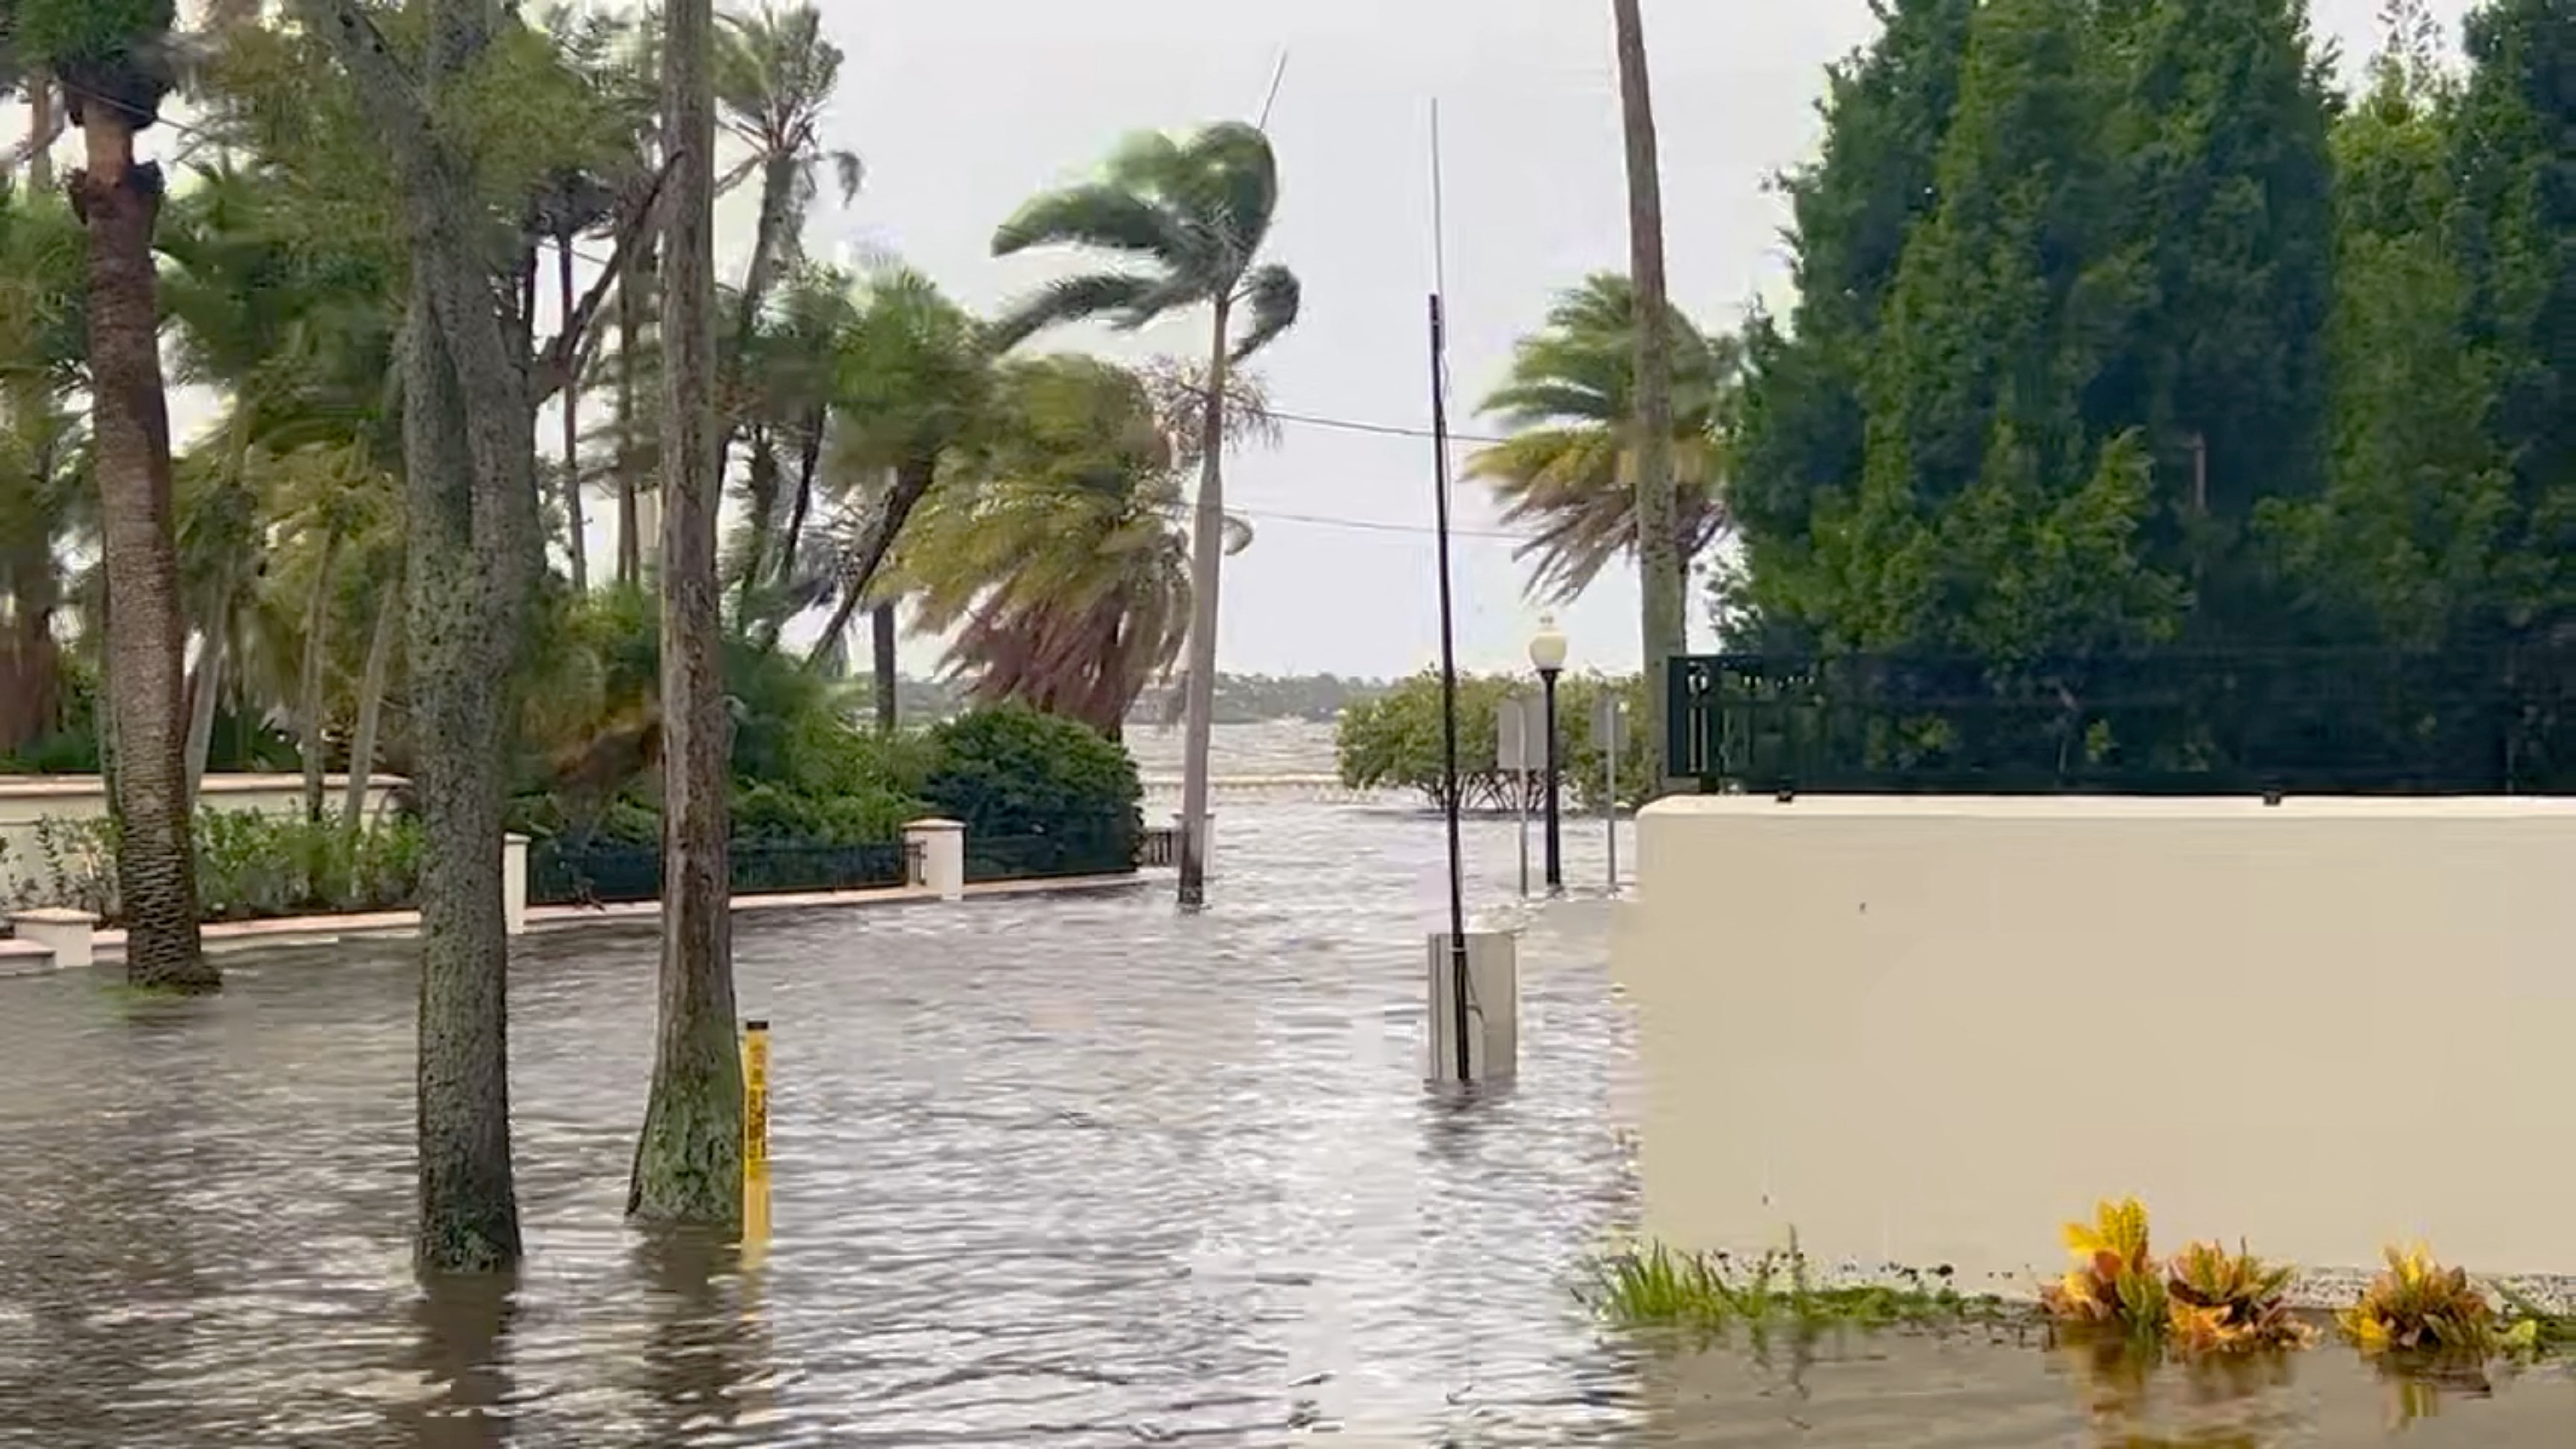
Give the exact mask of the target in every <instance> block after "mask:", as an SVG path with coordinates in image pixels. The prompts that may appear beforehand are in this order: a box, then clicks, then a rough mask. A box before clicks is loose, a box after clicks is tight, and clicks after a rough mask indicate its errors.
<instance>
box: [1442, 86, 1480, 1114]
mask: <svg viewBox="0 0 2576 1449" xmlns="http://www.w3.org/2000/svg"><path fill="white" fill-rule="evenodd" d="M1441 205H1442V198H1441V195H1440V103H1439V102H1438V101H1436V100H1435V101H1433V102H1432V103H1431V273H1432V279H1433V280H1432V285H1433V291H1432V293H1431V478H1432V488H1433V493H1432V509H1433V516H1434V518H1435V520H1436V528H1437V532H1438V533H1439V536H1440V784H1441V790H1440V798H1441V814H1442V816H1443V817H1444V821H1445V823H1446V825H1447V827H1448V832H1449V970H1450V982H1449V1002H1450V1010H1451V1012H1452V1013H1453V1015H1454V1018H1455V1019H1454V1021H1453V1023H1452V1025H1453V1028H1454V1030H1455V1033H1456V1043H1455V1044H1456V1047H1457V1050H1458V1080H1459V1082H1460V1083H1461V1084H1464V1083H1465V1082H1467V1081H1468V1080H1469V1079H1470V1078H1471V1077H1472V1076H1473V1075H1474V1072H1475V1058H1474V1056H1473V1055H1472V1054H1471V1053H1470V1051H1469V1049H1468V1045H1467V1033H1468V1031H1469V1029H1470V1025H1471V1022H1472V1014H1471V1013H1470V1012H1469V1011H1468V1008H1467V982H1468V975H1467V880H1466V872H1465V869H1464V867H1463V866H1462V865H1461V864H1460V860H1459V849H1458V797H1459V795H1460V794H1461V793H1462V792H1461V791H1460V790H1459V788H1458V623H1457V607H1456V604H1455V602H1454V601H1453V599H1452V597H1451V592H1450V585H1449V334H1448V327H1447V319H1446V318H1445V316H1444V315H1443V312H1442V305H1441V299H1442V297H1443V295H1444V294H1445V293H1446V292H1447V290H1448V280H1449V278H1448V262H1447V258H1446V257H1445V256H1443V252H1444V251H1445V250H1446V248H1445V247H1444V246H1443V244H1442V222H1443V218H1442V216H1441Z"/></svg>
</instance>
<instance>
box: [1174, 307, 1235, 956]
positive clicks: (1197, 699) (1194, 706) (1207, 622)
mask: <svg viewBox="0 0 2576 1449" xmlns="http://www.w3.org/2000/svg"><path fill="white" fill-rule="evenodd" d="M1214 310H1215V313H1216V316H1215V319H1214V327H1215V332H1214V340H1213V342H1212V343H1211V344H1210V346H1209V349H1208V374H1207V402H1206V405H1205V406H1203V407H1201V408H1200V409H1199V453H1200V457H1199V502H1198V513H1197V516H1196V517H1195V518H1194V519H1193V520H1192V521H1191V525H1190V634H1189V645H1190V657H1189V666H1188V668H1189V678H1188V679H1186V680H1185V681H1183V688H1184V689H1185V690H1186V691H1187V693H1186V694H1185V696H1184V698H1183V701H1182V717H1181V839H1180V854H1181V860H1180V865H1181V892H1180V897H1181V904H1182V905H1184V906H1203V905H1206V904H1207V846H1208V840H1207V821H1208V743H1209V739H1210V736H1211V731H1212V729H1213V727H1214V724H1215V719H1216V621H1217V607H1216V600H1217V573H1218V571H1219V570H1220V569H1222V568H1223V567H1224V566H1225V381H1226V365H1227V363H1228V361H1229V360H1230V359H1229V358H1228V356H1227V343H1228V336H1227V334H1228V332H1229V331H1230V330H1231V329H1230V328H1229V327H1228V326H1227V323H1228V321H1229V316H1230V312H1229V309H1228V307H1227V305H1226V303H1225V301H1224V299H1223V298H1219V299H1218V301H1217V304H1216V307H1215V309H1214Z"/></svg>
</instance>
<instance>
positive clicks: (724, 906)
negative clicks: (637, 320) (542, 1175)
mask: <svg viewBox="0 0 2576 1449" xmlns="http://www.w3.org/2000/svg"><path fill="white" fill-rule="evenodd" d="M663 23H664V25H665V26H666V27H667V28H666V30H665V32H664V33H665V36H666V41H665V44H664V47H663V58H662V85H663V91H662V96H663V102H662V104H663V117H664V124H663V134H664V136H665V137H667V138H668V141H669V144H670V145H671V146H672V147H673V149H674V150H675V152H676V153H677V156H678V161H677V164H676V165H675V166H674V167H673V168H672V175H671V181H670V186H671V195H670V197H669V201H670V210H669V212H668V213H667V220H666V222H665V228H666V229H665V231H664V233H663V237H664V241H665V245H666V246H667V247H668V255H667V256H666V257H665V258H664V259H663V264H664V268H665V270H664V274H663V279H662V286H663V290H662V399H663V403H662V492H663V496H662V501H663V517H664V522H663V527H662V559H661V569H660V572H661V580H662V702H663V712H662V972H661V1002H660V1007H661V1010H660V1017H661V1022H660V1031H659V1033H658V1036H657V1039H656V1042H655V1049H654V1054H653V1086H652V1096H651V1099H650V1101H649V1102H648V1103H647V1105H646V1107H645V1112H644V1130H643V1132H642V1133H641V1135H640V1136H639V1137H638V1138H637V1140H636V1144H635V1170H634V1177H633V1181H632V1183H631V1185H630V1186H629V1188H628V1190H627V1197H626V1211H627V1215H628V1216H629V1217H632V1218H638V1219H642V1220H644V1221H648V1222H657V1223H681V1224H690V1225H695V1226H704V1227H711V1228H716V1229H718V1230H721V1231H726V1232H735V1231H739V1230H740V1228H741V1225H742V1204H743V1196H742V1194H743V1177H742V1170H743V1163H742V1108H743V1103H742V1058H741V1054H740V1049H739V1048H738V1046H737V1045H736V1039H735V1022H734V991H733V923H732V914H731V900H730V889H729V879H728V860H727V840H726V835H727V821H726V794H727V790H728V785H729V780H728V775H729V769H728V755H729V753H730V736H731V733H732V729H731V724H732V722H731V719H730V717H729V716H728V714H727V713H726V709H725V696H724V676H723V660H722V651H721V647H720V643H721V641H720V638H719V630H720V628H721V625H722V619H721V613H722V605H721V598H722V595H721V586H720V584H719V582H718V580H717V577H716V509H717V506H718V504H719V502H720V501H721V496H722V487H723V480H722V471H723V468H722V460H723V457H724V452H723V441H722V434H721V433H720V432H719V430H718V424H717V421H716V408H715V389H716V356H715V340H716V339H715V292H716V288H715V245H714V242H715V215H714V213H715V165H714V161H715V93H714V84H713V60H714V57H713V44H714V24H715V22H714V13H713V5H712V3H711V0H667V3H666V5H665V7H664V21H663Z"/></svg>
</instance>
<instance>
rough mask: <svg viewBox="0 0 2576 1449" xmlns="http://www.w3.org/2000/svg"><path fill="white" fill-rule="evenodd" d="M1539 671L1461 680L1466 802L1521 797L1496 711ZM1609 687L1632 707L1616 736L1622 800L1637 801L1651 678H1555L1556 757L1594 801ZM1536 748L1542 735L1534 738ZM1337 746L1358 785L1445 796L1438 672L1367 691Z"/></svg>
mask: <svg viewBox="0 0 2576 1449" xmlns="http://www.w3.org/2000/svg"><path fill="white" fill-rule="evenodd" d="M1537 687H1538V685H1537V682H1536V681H1535V680H1531V679H1528V678H1513V677H1510V676H1504V675H1469V676H1463V677H1461V678H1460V679H1459V681H1458V778H1459V784H1460V787H1461V793H1462V795H1463V796H1464V798H1463V799H1462V800H1461V801H1460V804H1461V806H1462V807H1464V808H1466V809H1471V810H1473V809H1488V810H1508V809H1511V808H1513V806H1514V805H1515V803H1516V802H1515V801H1514V799H1513V796H1512V782H1511V780H1510V778H1509V777H1508V776H1507V775H1506V774H1504V772H1502V771H1501V770H1499V769H1497V768H1496V761H1495V759H1494V716H1495V714H1496V713H1497V712H1498V711H1499V710H1500V708H1501V706H1502V702H1503V700H1504V698H1505V697H1506V696H1507V695H1509V694H1510V693H1512V692H1513V691H1515V690H1535V689H1536V688H1537ZM1604 690H1610V691H1615V692H1616V693H1617V694H1618V696H1619V698H1620V699H1621V700H1622V701H1624V702H1625V704H1626V706H1627V717H1626V723H1625V725H1624V729H1625V733H1624V734H1623V735H1622V736H1621V738H1620V742H1619V803H1620V804H1622V805H1631V804H1634V803H1636V801H1637V800H1638V799H1639V798H1640V797H1641V796H1642V794H1643V792H1644V789H1645V787H1646V785H1647V784H1648V771H1649V769H1650V768H1651V761H1650V759H1649V752H1648V747H1647V743H1646V731H1645V728H1644V724H1645V709H1646V692H1645V683H1644V681H1643V680H1642V679H1640V678H1639V677H1637V676H1635V675H1628V676H1625V677H1622V678H1617V679H1606V678H1603V677H1602V676H1600V675H1593V674H1574V675H1567V676H1565V677H1563V678H1561V679H1559V680H1558V681H1557V691H1556V712H1557V733H1558V735H1559V737H1560V744H1559V750H1560V761H1559V762H1560V765H1561V766H1562V768H1563V771H1564V774H1565V788H1566V792H1567V794H1568V795H1569V796H1570V797H1571V798H1572V799H1573V800H1574V801H1575V802H1576V803H1578V804H1579V805H1580V806H1581V807H1582V808H1584V809H1587V810H1598V809H1600V808H1601V803H1602V800H1601V797H1602V792H1603V787H1604V784H1605V781H1604V780H1603V768H1602V766H1603V762H1602V757H1601V746H1600V742H1599V741H1598V740H1596V739H1595V738H1594V737H1593V734H1594V731H1593V728H1592V725H1593V710H1594V708H1595V707H1596V706H1597V704H1598V701H1599V700H1600V697H1601V694H1602V692H1603V691H1604ZM1530 745H1531V749H1532V751H1533V753H1535V752H1536V751H1537V750H1538V748H1539V742H1538V741H1536V740H1532V741H1531V742H1530ZM1334 753H1335V755H1336V756H1337V757H1338V759H1339V762H1340V766H1341V776H1342V783H1343V784H1345V785H1348V786H1350V787H1351V788H1352V789H1355V790H1376V789H1403V790H1415V791H1419V792H1421V794H1422V796H1423V798H1425V799H1427V800H1429V801H1431V802H1432V803H1433V804H1438V803H1439V802H1440V796H1441V779H1442V753H1443V750H1442V740H1441V716H1440V676H1439V675H1438V674H1435V673H1428V672H1426V673H1422V674H1417V675H1415V676H1413V677H1412V678H1411V679H1408V680H1406V681H1404V682H1403V683H1402V684H1400V685H1397V686H1396V687H1395V688H1394V689H1393V690H1391V691H1389V692H1388V693H1386V694H1384V695H1381V696H1379V697H1378V698H1376V699H1371V700H1364V701H1362V702H1360V703H1358V704H1355V705H1352V706H1350V707H1349V708H1348V709H1346V710H1344V711H1343V713H1342V719H1341V724H1340V726H1339V728H1338V729H1337V730H1336V731H1335V732H1334Z"/></svg>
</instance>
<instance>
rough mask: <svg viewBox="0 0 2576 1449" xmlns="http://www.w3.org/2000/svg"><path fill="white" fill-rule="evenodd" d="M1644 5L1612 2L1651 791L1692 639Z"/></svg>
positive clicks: (1664, 772) (1664, 766) (1664, 769)
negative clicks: (1672, 696) (1673, 662)
mask: <svg viewBox="0 0 2576 1449" xmlns="http://www.w3.org/2000/svg"><path fill="white" fill-rule="evenodd" d="M1637 7H1638V0H1610V9H1611V16H1612V20H1613V23H1614V24H1615V26H1616V27H1617V30H1618V49H1619V102H1620V112H1621V116H1622V120H1623V122H1624V126H1625V130H1626V133H1627V142H1628V251H1629V266H1630V270H1631V271H1632V272H1633V273H1634V278H1635V286H1636V298H1637V302H1636V305H1637V574H1638V593H1639V596H1640V598H1639V610H1638V613H1639V620H1638V622H1639V632H1640V635H1641V637H1642V642H1643V644H1644V647H1645V675H1646V720H1645V724H1646V732H1647V735H1646V737H1647V748H1648V750H1649V751H1650V754H1649V758H1650V759H1652V760H1653V761H1654V762H1655V763H1654V768H1653V770H1652V771H1651V772H1650V774H1649V776H1648V779H1649V782H1650V783H1649V790H1650V793H1652V794H1662V793H1663V784H1664V781H1665V779H1666V777H1667V776H1668V774H1669V773H1670V770H1671V765H1670V760H1671V753H1670V751H1669V749H1668V745H1669V740H1668V739H1667V735H1668V734H1669V724H1670V721H1669V720H1668V719H1667V717H1666V709H1665V697H1666V694H1667V692H1668V688H1669V685H1670V680H1669V678H1668V677H1667V661H1669V660H1670V659H1672V658H1673V656H1675V655H1677V654H1680V653H1681V652H1682V651H1683V650H1684V649H1685V648H1686V647H1688V642H1689V630H1690V618H1689V612H1688V608H1689V605H1688V593H1689V581H1688V579H1687V577H1686V576H1685V572H1684V565H1683V562H1682V557H1681V548H1680V537H1679V533H1678V524H1677V520H1678V516H1679V514H1680V502H1679V500H1678V499H1677V498H1676V496H1675V493H1674V482H1673V350H1672V309H1671V304H1670V302H1669V300H1668V289H1667V287H1666V286H1665V281H1664V189H1663V179H1662V175H1661V171H1660V168H1659V165H1658V162H1657V160H1656V154H1655V149H1656V148H1655V103H1654V92H1653V88H1652V86H1651V84H1650V83H1649V80H1648V76H1647V72H1646V31H1645V24H1644V21H1643V20H1642V19H1641V18H1640V16H1639V15H1638V8H1637Z"/></svg>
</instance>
